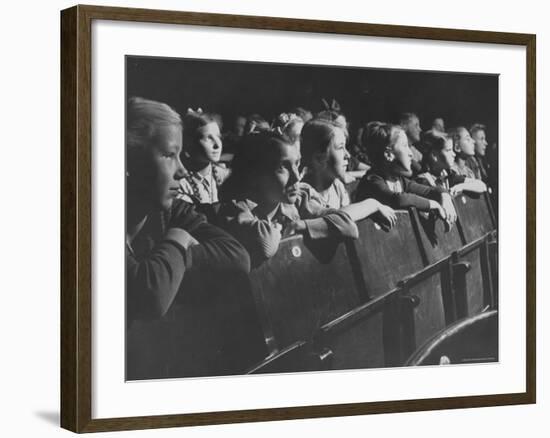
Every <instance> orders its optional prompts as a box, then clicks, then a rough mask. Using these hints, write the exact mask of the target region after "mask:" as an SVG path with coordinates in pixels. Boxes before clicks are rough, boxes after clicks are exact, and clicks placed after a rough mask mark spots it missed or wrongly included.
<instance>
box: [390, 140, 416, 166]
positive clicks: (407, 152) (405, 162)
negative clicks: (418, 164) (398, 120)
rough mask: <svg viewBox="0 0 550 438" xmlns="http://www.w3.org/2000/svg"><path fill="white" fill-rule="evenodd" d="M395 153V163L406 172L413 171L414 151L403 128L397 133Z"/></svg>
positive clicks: (394, 146)
mask: <svg viewBox="0 0 550 438" xmlns="http://www.w3.org/2000/svg"><path fill="white" fill-rule="evenodd" d="M392 154H393V157H394V159H393V164H394V165H395V166H397V167H398V168H400V170H404V171H405V173H407V174H410V173H412V170H411V164H412V156H413V155H412V151H411V148H410V147H409V141H408V140H407V134H405V132H404V131H402V130H401V129H400V130H399V133H398V134H397V139H396V141H395V143H394V145H393V147H392Z"/></svg>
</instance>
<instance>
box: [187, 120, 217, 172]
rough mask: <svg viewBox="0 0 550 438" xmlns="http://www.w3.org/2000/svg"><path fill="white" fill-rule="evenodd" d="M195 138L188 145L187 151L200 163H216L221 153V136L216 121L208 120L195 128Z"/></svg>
mask: <svg viewBox="0 0 550 438" xmlns="http://www.w3.org/2000/svg"><path fill="white" fill-rule="evenodd" d="M196 138H197V140H196V141H195V142H193V144H191V145H189V153H190V154H191V156H192V157H193V159H194V160H195V161H197V162H198V163H202V164H205V165H206V164H209V163H217V162H218V161H220V157H221V154H222V137H221V133H220V128H219V126H218V124H217V123H216V122H210V123H208V124H206V125H204V126H201V127H200V128H199V129H198V130H197V137H196Z"/></svg>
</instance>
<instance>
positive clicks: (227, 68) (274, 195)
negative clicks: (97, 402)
mask: <svg viewBox="0 0 550 438" xmlns="http://www.w3.org/2000/svg"><path fill="white" fill-rule="evenodd" d="M125 62H126V105H127V107H126V169H125V172H126V236H125V237H126V244H125V245H126V250H125V254H126V315H125V318H126V346H125V348H126V356H125V357H126V379H127V380H147V379H165V378H189V377H215V376H228V375H245V374H265V373H269V374H277V373H297V372H328V371H338V370H350V369H354V370H357V369H367V368H369V369H371V368H390V367H404V366H422V365H430V366H439V365H449V366H458V365H466V364H473V363H475V364H480V363H486V362H498V360H499V348H498V345H499V336H498V243H497V241H498V239H497V228H498V134H499V77H498V75H495V74H479V73H475V74H474V73H468V72H436V71H419V70H395V69H392V70H390V69H381V68H376V67H375V66H373V67H372V68H364V67H353V66H332V65H331V66H325V65H296V64H276V63H259V62H242V61H218V60H200V59H180V58H162V57H144V56H130V55H128V56H126V60H125ZM121 171H122V169H121ZM121 317H122V315H121Z"/></svg>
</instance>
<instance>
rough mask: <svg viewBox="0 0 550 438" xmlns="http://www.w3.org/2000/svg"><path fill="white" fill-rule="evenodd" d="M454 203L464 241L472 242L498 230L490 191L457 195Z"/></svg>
mask: <svg viewBox="0 0 550 438" xmlns="http://www.w3.org/2000/svg"><path fill="white" fill-rule="evenodd" d="M454 204H455V208H456V212H457V214H458V218H459V230H460V231H461V233H462V235H463V239H464V243H470V242H473V241H475V240H476V239H479V238H480V237H483V236H485V235H486V234H487V233H490V232H492V231H494V230H496V221H495V217H494V214H493V210H492V206H491V202H490V200H489V194H488V193H482V194H479V195H476V194H467V193H463V194H460V195H457V196H455V198H454Z"/></svg>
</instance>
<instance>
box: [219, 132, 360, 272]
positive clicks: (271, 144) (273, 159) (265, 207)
mask: <svg viewBox="0 0 550 438" xmlns="http://www.w3.org/2000/svg"><path fill="white" fill-rule="evenodd" d="M300 178H301V175H300V152H299V149H298V147H297V146H296V144H293V142H292V140H290V139H289V138H288V137H287V136H285V135H284V134H282V133H281V132H280V131H266V132H260V133H256V134H250V135H249V136H247V138H246V139H245V141H244V142H243V144H242V147H241V149H240V151H239V154H237V155H236V156H235V160H234V162H233V172H232V175H231V177H230V178H229V179H228V180H227V182H226V184H225V185H224V187H223V191H222V201H223V202H222V207H221V210H220V212H219V223H220V225H221V226H222V227H224V228H226V229H227V230H228V231H229V232H231V233H232V234H233V235H234V236H235V237H236V238H237V239H238V240H239V241H240V242H241V243H242V244H243V246H244V247H245V248H246V249H247V250H248V252H249V254H250V257H251V261H252V265H253V266H257V265H259V264H260V263H261V262H262V261H264V260H266V259H268V258H270V257H272V256H273V255H274V254H275V253H276V252H277V249H278V247H279V242H280V241H281V238H282V237H283V236H285V235H290V234H293V233H297V232H299V233H303V234H304V235H305V236H306V237H308V238H311V239H320V238H326V237H339V238H342V237H350V238H357V237H358V230H357V226H356V224H355V222H354V221H353V220H352V219H351V217H350V216H349V215H348V214H347V213H345V212H343V211H340V210H338V209H331V208H327V207H325V206H323V205H321V204H320V203H319V202H318V200H317V199H316V194H315V191H314V189H313V188H312V187H311V186H309V185H308V184H305V183H301V182H300Z"/></svg>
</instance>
